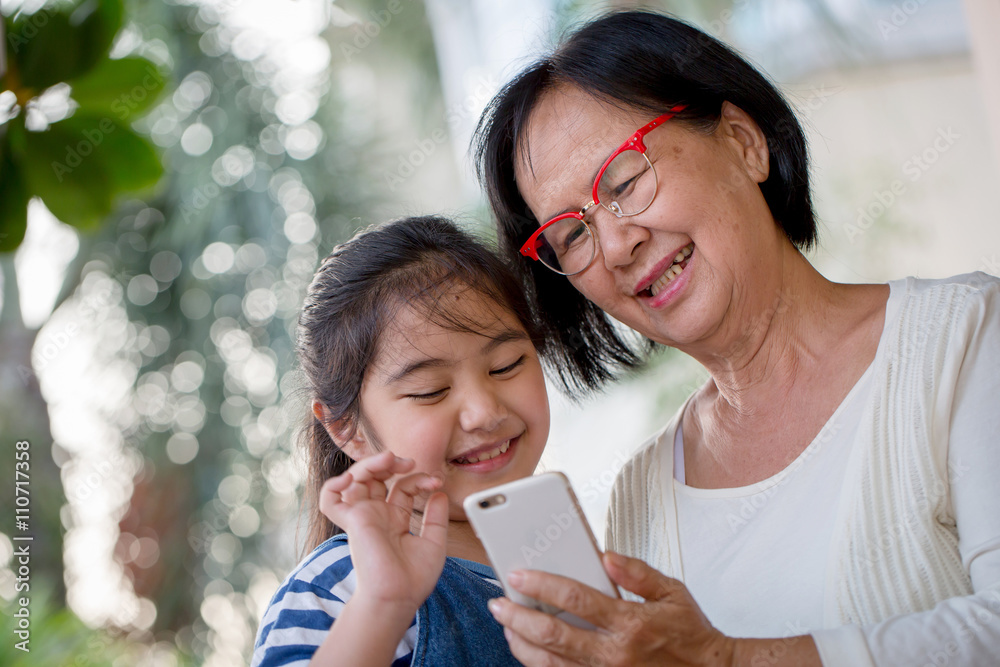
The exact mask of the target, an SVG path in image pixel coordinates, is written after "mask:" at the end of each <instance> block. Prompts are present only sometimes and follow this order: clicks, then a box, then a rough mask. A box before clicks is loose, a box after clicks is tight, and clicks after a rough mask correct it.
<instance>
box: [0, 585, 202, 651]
mask: <svg viewBox="0 0 1000 667" xmlns="http://www.w3.org/2000/svg"><path fill="white" fill-rule="evenodd" d="M24 609H26V610H27V611H28V612H29V614H30V616H29V618H30V621H31V628H30V635H29V636H28V638H27V639H26V640H25V639H22V638H21V637H22V636H19V635H18V634H17V632H18V629H19V623H18V621H19V618H21V617H16V616H14V614H15V613H23V612H22V610H24ZM0 633H3V636H4V637H6V638H8V641H5V642H3V643H2V644H0V665H4V667H117V666H120V665H122V664H128V665H140V664H171V665H173V666H174V667H186V666H187V665H191V664H193V663H192V662H191V661H190V660H188V659H186V658H185V657H184V656H183V655H182V654H181V653H180V652H179V651H177V650H176V648H174V647H171V646H168V645H163V644H161V645H156V646H151V647H147V646H145V645H142V644H137V643H136V642H133V641H130V639H129V638H128V637H127V636H125V635H122V634H115V633H114V632H110V631H106V630H93V629H91V628H88V627H87V626H86V625H84V624H83V623H82V622H81V621H80V619H78V618H77V617H76V616H75V615H74V614H73V613H72V612H71V611H69V610H68V609H65V608H57V607H56V606H55V605H54V604H53V603H52V601H51V599H50V596H49V594H48V593H46V592H44V591H32V595H31V604H30V606H28V607H21V606H19V605H18V604H17V603H16V602H12V603H7V604H3V605H0ZM24 642H26V643H24ZM17 644H22V645H23V646H24V648H27V649H29V650H28V651H24V650H21V649H20V648H18V647H17ZM153 655H155V656H157V657H156V659H151V657H152V656H153Z"/></svg>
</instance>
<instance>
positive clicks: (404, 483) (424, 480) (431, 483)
mask: <svg viewBox="0 0 1000 667" xmlns="http://www.w3.org/2000/svg"><path fill="white" fill-rule="evenodd" d="M442 484H444V480H443V479H442V478H441V476H440V475H436V474H435V475H429V474H427V473H424V472H415V473H411V474H409V475H403V476H402V477H400V478H399V479H396V480H393V483H392V489H391V490H390V491H389V495H388V497H387V498H386V502H389V503H392V504H393V505H397V506H399V507H402V508H403V509H404V510H406V511H407V512H410V511H412V510H413V502H414V499H415V498H416V497H417V496H425V495H427V494H429V493H432V492H434V491H437V490H438V489H440V488H441V485H442Z"/></svg>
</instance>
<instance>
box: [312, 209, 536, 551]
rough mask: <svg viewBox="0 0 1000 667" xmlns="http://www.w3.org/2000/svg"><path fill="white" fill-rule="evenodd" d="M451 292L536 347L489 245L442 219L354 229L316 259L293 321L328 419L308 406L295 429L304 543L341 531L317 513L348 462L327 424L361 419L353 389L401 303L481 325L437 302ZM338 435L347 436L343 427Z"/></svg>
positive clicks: (462, 325) (520, 303)
mask: <svg viewBox="0 0 1000 667" xmlns="http://www.w3.org/2000/svg"><path fill="white" fill-rule="evenodd" d="M455 289H469V290H472V291H474V292H476V293H477V294H480V295H482V296H484V297H485V298H486V299H487V300H488V301H490V302H491V303H493V304H495V305H496V306H497V308H498V309H502V310H505V311H509V312H511V313H513V314H514V315H515V316H516V318H517V320H518V321H519V323H520V324H521V326H522V327H524V330H525V331H526V332H527V334H528V336H529V338H531V341H532V343H534V344H535V346H536V347H537V348H538V349H539V351H541V350H542V348H543V342H544V341H543V338H542V337H541V336H540V334H539V332H538V330H537V327H536V326H535V325H534V324H533V320H532V318H531V311H530V308H529V306H528V303H527V300H526V299H525V296H524V292H523V291H522V290H521V286H520V284H519V283H518V281H517V278H516V277H515V275H514V274H513V272H512V271H511V269H510V267H509V266H508V265H507V264H506V263H505V262H504V261H503V259H501V258H500V257H499V256H498V255H497V254H496V253H495V252H494V251H492V250H490V249H489V248H488V247H487V246H486V245H484V244H483V243H481V242H479V241H478V240H476V239H475V238H474V237H472V236H471V235H470V234H468V233H466V232H463V231H462V230H460V229H459V228H458V227H457V226H456V225H455V224H454V223H452V222H450V221H448V220H445V219H443V218H439V217H433V216H428V217H417V218H403V219H400V220H396V221H393V222H389V223H386V224H384V225H381V226H377V227H372V228H369V229H367V230H365V231H362V232H359V233H358V234H357V235H356V236H355V237H354V238H352V239H351V240H350V241H347V242H346V243H344V244H342V245H339V246H337V247H336V248H334V250H333V252H331V253H330V255H329V256H328V257H327V258H326V259H324V260H323V262H322V264H321V265H320V268H319V270H318V271H317V272H316V276H315V277H314V278H313V281H312V284H311V285H310V286H309V290H308V292H307V294H306V299H305V303H304V305H303V307H302V314H301V315H300V317H299V326H298V340H297V352H298V357H299V362H300V364H301V365H302V370H303V372H304V374H305V378H306V383H307V389H308V391H309V396H310V399H311V400H310V402H309V403H310V410H311V408H312V403H313V401H318V402H319V403H320V404H322V405H324V406H326V408H327V410H328V411H329V412H328V417H327V421H326V424H324V423H323V422H321V421H320V420H319V419H318V418H317V417H316V416H315V415H313V414H312V413H311V412H310V415H309V417H308V420H307V422H306V424H305V428H304V429H303V431H302V439H303V444H304V447H305V449H306V460H307V463H308V467H309V468H308V482H307V486H306V499H305V503H304V505H305V509H306V511H307V512H308V535H307V538H306V545H307V546H306V548H307V549H309V550H311V549H313V548H315V547H316V546H317V545H319V544H321V543H322V542H324V541H325V540H327V539H329V538H330V537H332V536H333V535H335V534H337V533H339V532H342V531H341V530H340V529H339V528H338V527H337V526H335V525H334V524H333V523H332V522H331V521H329V520H328V519H327V518H326V517H325V516H324V515H323V514H321V513H320V511H319V492H320V489H321V488H322V486H323V482H325V481H326V480H327V479H328V478H330V477H333V476H335V475H339V474H341V473H343V472H345V471H346V470H347V469H348V468H349V467H350V466H351V465H352V464H353V463H354V461H353V460H352V459H351V458H350V457H349V456H348V455H347V453H345V452H344V450H343V449H341V448H340V446H339V445H338V444H337V443H336V442H334V440H333V438H331V437H330V434H329V432H328V431H327V428H326V426H327V425H333V424H334V423H335V422H338V421H340V420H345V422H344V423H346V424H350V425H351V427H352V428H357V427H358V425H359V424H362V423H363V416H362V414H361V406H360V403H359V395H360V393H361V386H362V383H363V381H364V379H365V373H366V371H367V370H368V368H369V367H370V365H371V364H372V362H373V361H374V360H375V355H376V354H377V353H378V345H379V340H380V338H381V336H382V333H383V332H384V331H385V329H386V326H388V325H389V324H390V323H391V322H392V320H393V319H394V317H395V314H396V313H397V312H399V310H400V308H402V307H403V306H407V307H416V308H419V309H421V312H422V313H424V314H426V315H427V316H428V318H429V319H431V321H434V322H436V323H438V324H441V325H442V326H445V327H447V328H450V329H452V330H460V331H472V332H476V333H480V332H482V331H484V327H485V326H486V323H483V322H475V321H471V320H470V319H469V318H463V317H461V316H460V315H457V314H455V313H453V312H449V310H448V307H447V306H446V305H442V297H443V296H445V295H447V294H452V293H454V290H455ZM345 437H350V433H347V434H346V436H345Z"/></svg>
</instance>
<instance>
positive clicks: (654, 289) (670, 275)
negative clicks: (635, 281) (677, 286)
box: [648, 243, 694, 296]
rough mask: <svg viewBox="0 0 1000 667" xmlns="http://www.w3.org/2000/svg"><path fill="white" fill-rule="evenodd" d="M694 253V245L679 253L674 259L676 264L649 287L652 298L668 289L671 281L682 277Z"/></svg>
mask: <svg viewBox="0 0 1000 667" xmlns="http://www.w3.org/2000/svg"><path fill="white" fill-rule="evenodd" d="M692 252H694V243H689V244H687V245H686V246H684V247H683V248H681V251H680V252H678V253H677V256H676V257H674V263H673V264H671V265H670V266H668V267H667V270H666V271H664V272H663V275H662V276H660V277H659V278H657V279H656V281H654V282H653V284H652V285H650V286H649V288H648V289H649V292H650V296H656V294H657V293H658V292H659V291H660V290H662V289H663V288H664V287H666V286H667V285H668V284H669V283H670V281H671V280H673V279H674V278H676V277H677V276H679V275H681V272H682V271H683V270H684V267H685V266H687V263H686V262H687V259H688V257H690V256H691V253H692Z"/></svg>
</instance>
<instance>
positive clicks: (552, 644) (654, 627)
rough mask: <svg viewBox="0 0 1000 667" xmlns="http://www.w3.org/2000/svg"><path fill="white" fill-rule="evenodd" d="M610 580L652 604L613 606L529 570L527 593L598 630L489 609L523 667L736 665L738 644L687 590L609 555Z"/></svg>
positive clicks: (511, 608)
mask: <svg viewBox="0 0 1000 667" xmlns="http://www.w3.org/2000/svg"><path fill="white" fill-rule="evenodd" d="M604 569H605V570H606V571H607V573H608V576H610V577H611V580H612V581H614V582H615V583H616V584H618V585H619V586H621V587H622V588H624V589H626V590H629V591H631V592H633V593H636V594H638V595H640V596H642V597H643V598H645V599H646V602H643V603H636V602H626V601H624V600H618V599H615V598H610V597H608V596H606V595H604V594H602V593H600V592H598V591H596V590H594V589H593V588H591V587H589V586H585V585H584V584H581V583H579V582H577V581H574V580H572V579H567V578H565V577H560V576H556V575H554V574H547V573H544V572H537V571H533V570H524V571H521V572H519V573H518V574H519V575H520V576H516V575H515V574H512V575H511V576H510V577H509V583H510V584H511V585H512V586H513V587H514V588H516V589H517V590H518V591H520V592H521V593H524V594H525V595H528V596H530V597H532V598H535V599H536V600H540V601H542V602H547V603H549V604H552V605H555V606H556V607H559V608H560V609H563V610H565V611H569V612H572V613H573V614H576V615H577V616H579V617H580V618H583V619H586V620H588V621H590V622H591V623H593V624H594V625H595V626H596V627H597V628H599V630H597V631H591V630H581V629H579V628H576V627H573V626H571V625H569V624H568V623H564V622H563V621H561V620H559V619H557V618H555V617H553V616H550V615H548V614H545V613H542V612H540V611H535V610H533V609H528V608H526V607H522V606H521V605H518V604H516V603H514V602H511V601H510V600H508V599H506V598H499V599H496V600H491V601H490V611H492V612H493V615H494V616H495V617H496V619H497V620H498V621H499V622H500V623H502V624H503V625H504V626H505V631H504V632H505V634H506V635H507V641H508V642H509V643H510V648H511V652H512V653H513V654H514V656H515V657H516V658H517V659H518V660H520V661H521V662H523V663H524V664H525V665H529V666H530V665H535V666H542V665H544V666H546V667H549V666H552V665H577V664H585V665H608V666H612V665H630V666H635V665H711V666H713V667H714V666H716V665H720V666H725V667H730V666H731V665H734V664H735V662H734V648H735V640H733V639H730V638H729V637H726V636H725V635H723V634H722V633H721V632H719V631H718V630H716V629H715V628H714V627H712V624H711V623H709V622H708V619H707V618H705V615H704V614H702V613H701V610H700V609H699V608H698V605H697V604H696V603H695V601H694V599H693V598H692V597H691V594H690V593H688V590H687V588H686V587H685V586H684V584H682V583H681V582H679V581H677V580H676V579H671V578H670V577H667V576H664V575H663V574H661V573H660V572H658V571H656V570H654V569H653V568H651V567H649V566H648V565H646V564H645V563H643V562H642V561H640V560H635V559H633V558H626V557H624V556H620V555H618V554H615V553H611V552H608V553H605V554H604Z"/></svg>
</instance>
